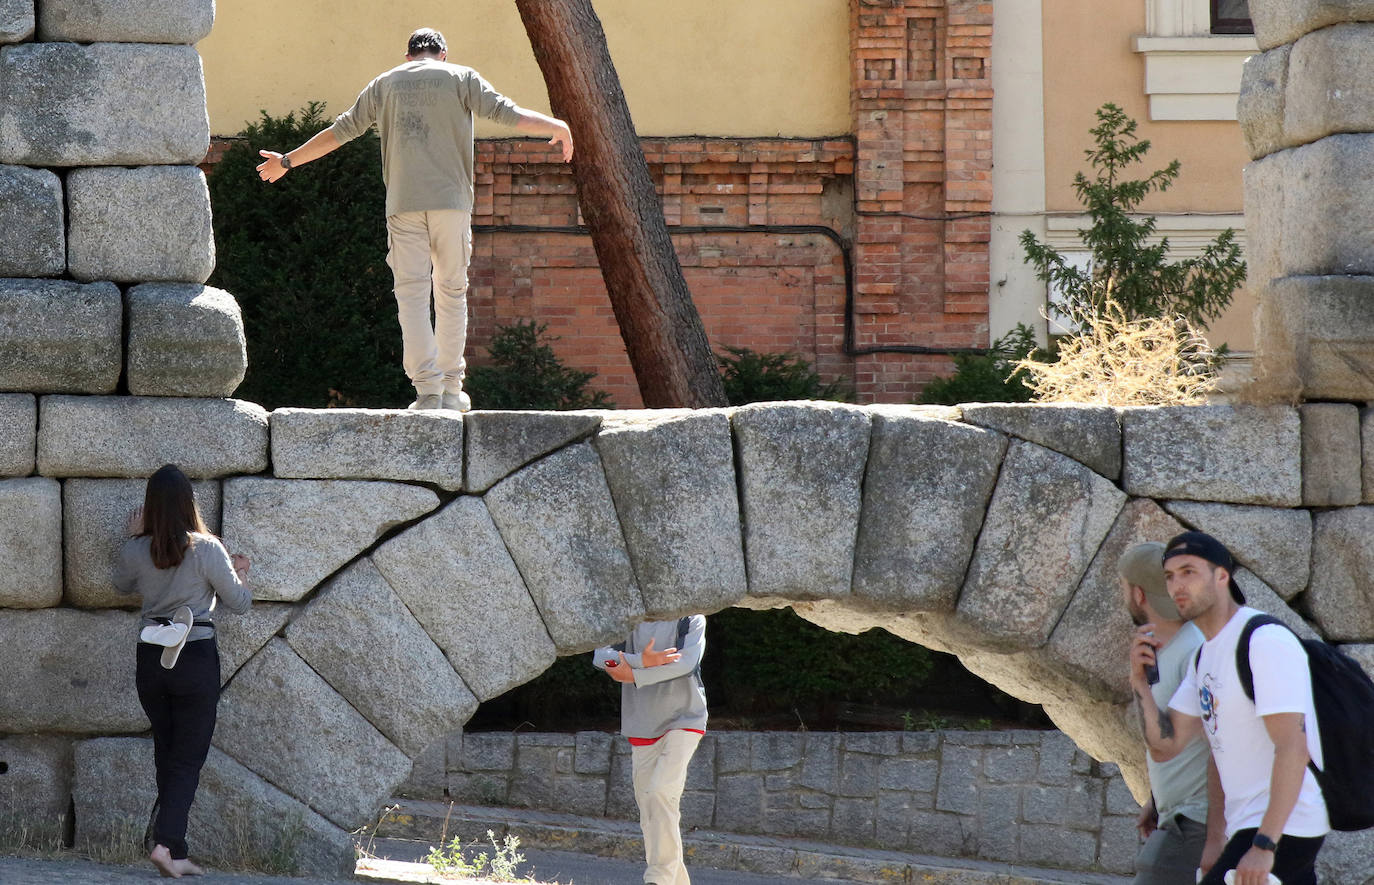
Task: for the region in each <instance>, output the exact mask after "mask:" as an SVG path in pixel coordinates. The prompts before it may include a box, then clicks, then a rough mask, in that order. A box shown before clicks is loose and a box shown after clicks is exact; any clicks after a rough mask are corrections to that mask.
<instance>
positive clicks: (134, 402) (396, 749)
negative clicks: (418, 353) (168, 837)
mask: <svg viewBox="0 0 1374 885" xmlns="http://www.w3.org/2000/svg"><path fill="white" fill-rule="evenodd" d="M1304 408H1309V407H1304ZM42 409H43V420H42V421H41V422H40V426H39V430H38V434H37V452H38V459H37V460H38V464H39V465H40V472H41V473H43V474H45V476H44V477H40V478H36V479H31V480H18V481H9V482H11V483H15V482H18V483H30V484H33V483H37V484H39V485H38V486H35V489H34V491H35V492H37V493H38V496H39V497H40V498H41V497H42V494H41V493H42V490H44V489H47V490H50V491H51V492H52V493H53V494H58V491H57V488H56V487H57V486H59V478H60V480H61V483H60V484H61V491H60V497H61V501H60V506H59V508H58V509H59V510H60V511H61V515H60V517H59V518H60V520H61V521H62V523H63V525H64V526H65V527H66V530H67V537H68V548H67V551H66V555H67V562H66V589H65V597H64V599H65V602H66V603H67V606H66V607H61V608H50V607H48V608H39V606H51V605H53V604H54V600H45V599H30V600H29V601H28V603H27V604H28V605H29V606H32V607H35V608H37V610H35V611H12V612H0V628H2V629H4V632H6V633H7V634H9V635H10V636H12V637H15V638H16V639H17V640H18V641H17V642H14V643H6V644H4V646H3V647H5V648H9V649H10V650H11V651H10V653H8V654H7V653H5V652H2V651H0V657H4V658H12V659H11V660H8V661H5V665H6V667H7V668H9V671H10V672H14V673H17V674H18V675H19V677H20V678H18V679H17V680H16V681H15V683H13V685H14V686H27V685H32V684H42V685H47V686H49V687H50V688H51V690H52V691H53V693H54V695H56V697H54V698H49V699H46V702H45V703H42V704H37V703H35V700H36V697H35V696H34V695H33V694H32V693H31V692H30V691H29V690H27V688H18V689H16V688H15V687H11V688H9V689H8V690H6V689H0V710H3V711H4V713H5V718H6V719H7V720H8V721H11V722H16V723H17V726H18V727H16V728H13V730H15V731H33V732H40V733H65V734H68V735H71V734H76V735H79V736H80V737H79V738H78V739H76V740H75V752H74V764H73V766H72V774H71V776H72V778H73V792H74V794H75V797H76V803H77V804H76V807H77V833H78V837H79V838H80V837H83V836H93V837H99V836H100V835H101V834H103V833H105V832H107V831H108V830H109V828H111V827H113V826H115V825H116V823H117V821H118V819H119V818H120V817H121V816H122V817H123V818H129V817H133V818H137V816H138V815H140V814H141V813H144V811H145V810H146V807H147V804H148V802H149V797H148V796H145V795H143V793H145V792H147V789H144V788H141V787H138V786H131V785H140V784H146V782H147V777H146V770H147V766H148V764H149V762H148V760H147V758H146V756H147V752H148V750H147V746H146V740H145V739H142V738H136V737H127V736H126V735H131V734H137V733H139V732H141V731H142V730H143V729H144V728H145V725H144V724H143V722H142V717H141V714H140V712H139V709H138V705H137V700H136V699H135V697H134V695H133V690H132V683H133V680H132V673H131V672H130V671H131V661H130V660H129V658H130V656H129V655H128V642H129V637H130V636H131V635H132V634H133V632H134V628H133V623H134V620H135V615H134V614H133V613H132V612H125V611H110V610H99V609H101V608H102V607H105V606H109V605H112V604H118V603H119V602H120V600H118V599H116V598H114V597H111V596H109V595H108V591H107V590H103V589H102V588H100V587H99V585H100V583H101V581H102V580H103V579H102V578H100V577H99V576H98V575H97V573H98V572H99V570H100V569H101V568H104V567H105V566H104V563H105V562H107V561H108V553H109V550H110V549H111V548H112V547H113V546H114V544H115V543H116V540H117V539H116V537H114V536H115V534H116V533H117V525H118V520H117V518H116V517H115V515H114V514H117V513H118V512H120V510H121V506H122V505H131V504H132V503H134V502H135V501H136V500H137V496H138V494H139V492H140V489H141V481H140V480H138V479H132V478H131V479H114V478H104V479H100V478H95V476H96V475H99V474H109V473H112V472H123V473H124V474H126V475H131V476H137V475H140V474H143V473H146V472H147V470H149V469H151V467H150V465H153V462H155V461H156V462H159V463H160V461H162V460H177V461H181V462H183V463H187V464H188V465H189V468H188V469H191V470H192V471H193V472H195V473H196V474H197V475H200V476H205V477H222V478H221V479H218V480H215V479H206V480H202V481H201V482H200V485H199V486H198V494H201V495H202V501H203V502H206V503H208V505H209V507H210V508H211V509H213V508H214V507H215V505H216V504H218V509H219V513H218V516H219V522H218V524H219V528H220V530H221V532H222V534H223V536H224V537H225V539H226V541H227V543H228V544H229V546H230V547H231V548H232V549H236V550H241V551H244V552H247V553H248V554H249V555H250V556H252V557H253V558H254V561H255V563H256V565H255V570H254V575H253V577H254V585H255V595H256V596H257V598H258V600H259V603H258V604H257V605H255V606H254V609H253V610H252V612H251V613H250V614H249V615H248V616H247V617H246V618H243V619H235V618H233V617H225V618H223V619H222V625H221V628H220V635H221V645H222V649H223V651H222V654H223V658H224V663H223V672H224V677H225V681H226V688H225V691H224V695H223V698H222V700H221V715H220V725H219V728H218V730H217V732H216V736H215V752H214V754H213V755H212V759H211V762H210V765H209V768H208V769H207V771H208V772H209V773H208V774H207V779H206V785H205V787H204V789H203V790H202V793H203V794H204V795H205V796H207V797H208V798H206V799H205V800H204V801H200V800H198V804H197V809H198V810H197V814H204V815H212V814H213V815H219V816H223V815H224V814H226V813H233V814H239V815H242V816H243V817H244V818H245V819H251V820H256V821H259V822H260V823H259V825H260V826H266V825H267V822H269V821H272V820H273V819H274V816H275V818H277V819H279V818H280V817H281V816H282V815H286V816H288V817H289V818H291V819H295V818H297V817H299V819H300V820H302V821H303V822H304V832H305V834H306V837H307V838H306V839H305V844H306V849H305V850H303V857H304V858H305V859H306V860H307V862H309V863H310V864H311V865H312V866H314V867H316V868H319V867H321V866H330V865H331V864H334V863H340V862H342V861H339V860H338V858H340V857H346V856H347V855H346V854H345V853H344V852H345V848H346V842H347V840H346V833H347V831H349V830H352V829H355V828H357V827H359V826H361V825H363V824H366V823H368V822H369V821H370V820H372V819H373V818H374V816H375V814H376V812H377V811H378V809H379V808H380V806H381V804H382V803H383V802H384V801H385V800H386V799H388V798H389V797H390V795H391V793H392V790H393V789H394V788H395V787H397V786H398V785H400V784H401V783H403V782H404V781H405V780H406V778H407V777H408V775H409V773H410V768H411V764H412V760H413V759H415V758H416V757H417V756H418V755H419V754H420V753H421V752H422V751H424V750H425V748H426V747H428V746H429V745H430V744H432V743H433V742H434V741H436V740H438V739H439V738H441V737H442V736H444V735H445V734H448V733H450V732H453V731H455V730H457V729H459V728H461V726H462V725H463V723H464V722H465V721H466V720H467V718H468V717H469V716H470V715H471V714H472V712H473V711H474V710H475V709H476V706H477V704H478V703H479V702H480V701H482V700H486V699H488V698H492V697H495V696H497V695H499V694H501V693H503V692H505V691H507V690H509V689H511V688H513V687H515V686H517V685H520V684H522V683H524V682H526V681H528V680H530V679H532V678H534V677H535V676H537V675H538V674H539V673H540V672H542V671H543V670H544V669H545V668H546V667H547V666H548V665H549V664H550V663H552V662H553V660H554V659H555V657H556V656H559V655H566V654H575V653H579V652H584V651H587V650H589V649H590V648H593V647H595V646H597V645H600V644H604V643H606V642H609V641H612V640H614V639H616V638H618V637H620V636H623V634H624V633H625V632H627V630H628V629H629V627H630V626H631V625H632V624H633V623H636V622H637V621H639V620H641V619H643V618H665V617H674V616H677V615H680V614H683V613H687V612H712V611H717V610H719V609H722V608H725V607H727V606H731V605H744V606H751V607H772V606H778V605H791V606H792V607H793V608H794V609H796V610H797V611H798V613H800V614H801V615H802V616H803V617H805V618H807V619H809V620H812V621H814V622H815V623H817V624H820V625H822V626H824V627H827V628H829V629H832V630H843V631H859V630H863V629H867V628H869V627H873V626H881V627H883V628H885V629H887V630H889V631H891V632H893V633H895V634H897V635H900V636H903V637H905V638H907V639H909V640H911V641H913V642H917V643H919V644H922V645H926V646H929V647H932V648H935V649H938V650H941V651H946V652H950V653H953V654H956V655H958V656H959V657H960V658H961V659H962V660H963V661H964V663H965V664H966V666H968V667H969V668H970V669H972V670H973V671H974V672H976V673H978V674H980V675H981V676H983V677H984V678H986V679H987V680H988V681H990V682H993V683H994V684H996V685H998V686H999V687H1001V688H1002V689H1004V690H1006V691H1008V692H1010V693H1012V694H1014V695H1016V696H1017V697H1020V698H1022V699H1024V700H1028V701H1033V702H1036V703H1040V704H1041V705H1043V706H1044V707H1045V709H1046V710H1047V712H1048V713H1049V714H1050V716H1051V717H1052V718H1053V719H1054V720H1055V722H1056V723H1057V724H1058V725H1059V726H1060V727H1061V728H1062V729H1063V730H1064V731H1065V732H1066V733H1068V734H1069V735H1070V736H1071V737H1072V738H1074V740H1075V741H1076V742H1077V743H1078V744H1079V745H1080V746H1081V747H1083V748H1084V749H1085V750H1087V751H1088V752H1090V753H1091V754H1092V755H1094V756H1096V757H1097V758H1099V759H1101V760H1104V761H1113V762H1116V763H1118V764H1119V765H1120V766H1121V768H1122V771H1123V773H1124V774H1125V775H1126V777H1127V780H1128V782H1129V783H1130V784H1131V785H1132V787H1133V788H1135V789H1136V790H1137V792H1138V793H1141V794H1142V795H1143V791H1144V790H1145V787H1144V779H1143V771H1142V756H1141V749H1140V742H1139V739H1138V736H1137V732H1136V730H1135V728H1134V726H1133V725H1132V724H1131V723H1130V721H1129V714H1128V707H1127V705H1126V701H1127V697H1128V694H1127V690H1126V685H1125V679H1124V666H1123V663H1122V662H1123V660H1124V655H1125V647H1126V642H1127V637H1128V635H1129V632H1130V623H1129V620H1128V619H1127V616H1126V613H1125V612H1124V610H1123V608H1122V606H1121V605H1120V603H1119V600H1118V595H1117V592H1118V591H1117V585H1116V580H1115V575H1114V563H1115V559H1116V556H1117V555H1118V554H1119V552H1120V551H1121V550H1123V549H1124V548H1125V547H1126V546H1128V545H1129V544H1131V543H1135V542H1137V541H1139V540H1146V539H1159V538H1164V537H1167V536H1169V535H1171V534H1173V533H1175V532H1177V531H1179V530H1181V529H1182V528H1184V527H1198V528H1203V529H1209V530H1212V531H1216V532H1218V533H1219V534H1222V535H1223V537H1226V538H1227V540H1228V541H1230V542H1231V543H1232V545H1233V547H1234V548H1235V549H1236V552H1237V555H1238V557H1239V559H1240V561H1241V562H1242V563H1243V564H1244V565H1245V568H1244V569H1242V570H1241V571H1240V572H1239V574H1238V579H1239V580H1240V581H1241V583H1242V585H1243V586H1244V587H1245V589H1246V591H1247V593H1248V594H1249V595H1250V598H1251V599H1252V601H1253V602H1255V603H1256V604H1257V605H1259V606H1260V607H1262V608H1266V609H1269V610H1271V611H1275V612H1277V613H1278V614H1279V615H1280V616H1281V617H1283V618H1285V619H1286V620H1288V621H1289V622H1290V623H1292V624H1293V625H1294V626H1295V627H1296V628H1298V629H1299V630H1301V631H1303V632H1305V633H1308V634H1313V632H1314V631H1313V628H1312V627H1311V626H1310V625H1308V624H1307V623H1306V622H1305V621H1303V619H1302V618H1301V617H1300V616H1298V615H1297V614H1296V613H1294V612H1293V611H1292V610H1291V609H1290V608H1289V607H1288V605H1287V604H1286V603H1285V601H1284V599H1285V598H1292V597H1294V596H1295V595H1296V594H1298V593H1301V592H1302V591H1303V590H1304V589H1305V588H1306V587H1307V583H1308V581H1307V575H1308V570H1307V568H1306V567H1305V566H1303V567H1300V568H1295V567H1285V566H1286V565H1291V564H1289V563H1287V562H1286V560H1287V559H1289V558H1291V556H1292V555H1294V551H1296V552H1297V553H1300V554H1305V553H1306V551H1307V550H1309V549H1311V544H1312V542H1311V538H1312V517H1311V516H1310V515H1309V514H1308V512H1307V511H1305V510H1294V509H1289V508H1292V507H1295V506H1297V505H1300V504H1301V503H1302V499H1303V494H1302V489H1303V484H1302V476H1301V469H1300V465H1301V461H1302V446H1301V438H1302V433H1301V427H1302V424H1303V422H1302V420H1301V419H1300V413H1299V411H1298V410H1297V409H1292V408H1287V407H1274V408H1248V409H1246V408H1233V407H1205V408H1190V409H1132V410H1125V411H1121V410H1115V409H1111V408H1105V407H1092V406H1072V407H1062V406H1056V407H1048V406H1010V405H968V406H964V407H960V408H945V407H922V406H869V407H856V406H849V405H841V404H834V403H812V402H807V403H773V404H759V405H755V406H747V407H743V408H739V409H732V410H703V411H688V410H680V411H659V412H580V413H515V412H506V413H502V412H486V413H484V412H473V413H469V414H468V415H466V416H459V415H457V414H453V413H441V412H436V413H413V412H412V413H408V412H398V411H384V410H350V409H338V410H307V409H281V410H278V411H276V412H274V413H272V414H271V415H270V417H269V416H267V415H266V414H265V413H262V412H261V410H258V409H257V408H256V407H253V406H251V405H250V404H242V403H236V402H235V401H232V400H227V401H226V400H160V401H159V400H147V399H139V398H129V397H81V398H78V397H61V396H52V397H44V398H43V400H42ZM188 409H192V410H198V411H196V412H194V413H188V412H187V410H188ZM1348 411H1349V414H1348V415H1347V414H1346V413H1345V411H1342V412H1340V415H1341V416H1343V417H1345V418H1348V419H1349V420H1350V421H1353V420H1354V419H1355V415H1354V407H1348ZM190 414H199V415H202V416H204V415H216V416H218V417H219V418H220V422H219V426H217V427H215V428H213V431H212V432H213V435H214V439H216V440H218V441H219V443H220V448H219V449H214V448H213V447H212V446H211V445H210V439H209V438H208V437H206V435H205V434H206V432H207V430H206V424H205V423H204V422H203V421H201V420H188V417H189V415H190ZM1325 414H1327V411H1322V412H1318V413H1313V416H1320V415H1325ZM112 415H114V416H120V417H111V416H112ZM102 416H103V417H104V421H103V422H102V421H101V417H102ZM1303 417H1308V416H1303ZM1307 423H1308V424H1309V426H1315V424H1316V421H1315V417H1313V418H1312V419H1311V420H1309V421H1308V422H1307ZM93 426H102V427H104V428H109V429H108V430H104V431H103V432H101V433H99V434H98V435H97V436H95V437H92V436H91V435H90V432H89V428H91V427H93ZM1166 431H1167V432H1166ZM1259 438H1262V439H1264V440H1266V441H1267V444H1266V445H1265V446H1264V447H1262V448H1257V447H1256V446H1254V445H1253V440H1255V439H1259ZM1309 449H1310V450H1311V451H1312V452H1315V451H1316V448H1315V447H1313V446H1309ZM269 451H270V455H271V459H270V460H271V470H270V471H264V470H262V469H261V467H257V468H256V469H254V468H253V467H248V468H245V467H244V466H234V465H246V464H255V463H265V461H266V455H267V453H268V452H269ZM1242 451H1243V452H1244V454H1245V457H1243V458H1242V457H1239V453H1240V452H1242ZM110 452H124V453H141V455H139V456H137V457H135V456H133V455H126V456H125V458H124V461H123V462H122V463H123V465H124V466H122V467H121V466H118V465H117V464H116V463H115V462H114V461H111V460H110V455H109V453H110ZM198 457H199V459H200V460H199V461H197V458H198ZM255 458H257V459H258V461H256V462H255V461H254V459H255ZM145 461H146V463H144V462H145ZM245 469H248V470H253V471H254V472H253V473H252V474H245V473H244V472H243V471H245ZM3 490H4V484H0V491H3ZM1198 491H1201V492H1204V493H1206V495H1207V496H1208V497H1210V498H1212V499H1214V500H1213V501H1212V502H1210V503H1208V502H1196V501H1187V500H1183V497H1184V495H1185V494H1188V493H1196V492H1198ZM1310 491H1312V490H1311V489H1309V492H1310ZM1318 518H1319V520H1320V519H1321V517H1320V516H1319V517H1318ZM1318 549H1319V550H1320V549H1321V548H1318ZM1320 565H1321V563H1319V566H1320ZM1311 595H1312V594H1309V596H1311ZM1319 598H1320V594H1318V595H1317V596H1313V598H1312V599H1310V600H1309V608H1310V609H1312V610H1313V611H1315V612H1317V613H1318V615H1319V616H1320V615H1321V614H1322V613H1323V611H1326V610H1327V609H1325V608H1323V606H1322V605H1319V604H1318V599H1319ZM21 603H22V600H18V599H14V600H10V601H9V602H8V603H7V604H9V605H17V604H21ZM81 608H85V609H92V608H94V609H97V610H94V611H92V610H85V611H83V610H80V609H81ZM1328 623H1329V622H1328ZM72 635H81V636H83V637H85V639H86V641H87V643H88V645H87V646H86V647H84V648H83V649H82V650H81V651H80V653H79V659H78V653H77V652H75V651H74V650H72V649H71V648H70V647H69V646H68V645H66V642H67V640H68V638H69V637H70V636H72ZM92 660H98V661H100V662H101V664H102V665H103V669H102V673H103V678H101V679H97V680H92V681H91V682H90V683H89V684H85V685H81V686H77V685H76V681H75V680H71V679H69V678H68V676H69V674H70V673H72V672H81V671H83V670H89V669H90V662H91V661H92ZM36 662H42V663H36ZM7 730H11V729H7ZM97 735H107V736H108V737H94V736H97ZM226 809H228V811H226Z"/></svg>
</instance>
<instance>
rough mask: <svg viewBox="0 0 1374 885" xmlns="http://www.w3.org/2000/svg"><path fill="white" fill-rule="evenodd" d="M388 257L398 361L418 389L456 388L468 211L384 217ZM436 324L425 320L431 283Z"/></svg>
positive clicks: (461, 367)
mask: <svg viewBox="0 0 1374 885" xmlns="http://www.w3.org/2000/svg"><path fill="white" fill-rule="evenodd" d="M386 232H387V245H388V247H389V248H388V252H387V256H386V263H387V264H388V265H390V266H391V273H392V276H393V277H394V279H395V290H396V310H397V313H398V314H399V316H400V320H401V345H402V356H401V361H402V363H403V364H404V366H405V370H406V375H407V376H409V378H410V383H411V384H414V385H415V390H416V392H417V393H419V394H420V395H422V396H423V395H425V394H432V393H446V392H447V393H458V392H459V391H461V390H462V389H463V375H464V374H465V372H466V369H467V364H466V363H465V362H464V361H463V349H464V348H465V347H466V346H467V337H468V263H469V262H470V261H471V260H472V213H471V212H467V211H464V210H460V209H442V210H434V211H429V212H399V213H397V214H395V215H389V216H387V219H386ZM431 283H432V285H433V292H434V324H433V325H432V326H431V325H430V321H429V316H430V313H429V304H430V288H431Z"/></svg>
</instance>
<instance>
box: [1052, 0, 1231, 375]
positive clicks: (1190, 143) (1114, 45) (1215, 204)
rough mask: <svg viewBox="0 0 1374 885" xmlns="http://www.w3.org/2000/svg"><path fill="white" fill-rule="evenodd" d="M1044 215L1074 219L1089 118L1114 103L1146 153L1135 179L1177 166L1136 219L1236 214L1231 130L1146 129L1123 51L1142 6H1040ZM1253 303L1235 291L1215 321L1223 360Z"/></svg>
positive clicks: (1136, 64) (1072, 2) (1132, 64)
mask: <svg viewBox="0 0 1374 885" xmlns="http://www.w3.org/2000/svg"><path fill="white" fill-rule="evenodd" d="M1043 23H1044V70H1045V206H1046V209H1047V210H1048V211H1049V212H1080V211H1082V207H1081V205H1080V204H1079V203H1078V201H1077V200H1076V199H1075V196H1074V193H1073V187H1072V182H1073V176H1074V173H1076V172H1079V171H1086V170H1087V169H1088V164H1087V160H1086V159H1085V158H1084V156H1083V151H1084V150H1086V149H1087V148H1088V147H1089V146H1090V145H1091V136H1089V135H1088V130H1089V129H1090V128H1092V127H1093V126H1094V125H1096V122H1097V119H1096V117H1095V116H1094V111H1096V110H1097V108H1099V107H1101V106H1102V104H1103V103H1104V102H1108V101H1111V102H1115V103H1116V104H1117V105H1119V106H1120V107H1121V108H1122V109H1123V110H1125V111H1126V113H1127V114H1129V115H1130V116H1131V117H1132V118H1134V119H1135V120H1136V121H1137V122H1138V123H1139V124H1140V128H1139V130H1138V133H1139V135H1140V136H1141V137H1142V138H1148V139H1149V140H1150V142H1151V144H1152V145H1153V146H1152V148H1151V150H1150V153H1149V154H1148V155H1147V156H1146V158H1145V165H1144V166H1142V167H1140V168H1141V169H1142V171H1144V170H1148V171H1154V170H1155V169H1158V168H1161V167H1163V166H1164V165H1166V164H1167V163H1168V162H1169V161H1170V160H1174V159H1177V160H1179V161H1180V162H1181V163H1182V164H1183V167H1182V171H1181V172H1180V174H1179V176H1178V178H1177V179H1176V180H1175V181H1174V184H1173V186H1172V187H1171V188H1170V189H1169V190H1168V191H1166V192H1165V193H1163V194H1156V195H1154V196H1152V197H1150V198H1149V199H1148V200H1147V201H1146V202H1145V203H1144V204H1143V205H1142V210H1143V211H1146V212H1160V213H1163V212H1187V213H1209V212H1215V213H1232V212H1236V213H1238V212H1241V211H1243V208H1244V197H1243V192H1242V183H1241V170H1242V169H1243V168H1244V166H1245V164H1246V162H1248V160H1249V156H1248V155H1247V154H1246V152H1245V141H1244V138H1243V137H1242V135H1241V131H1240V124H1238V123H1236V122H1234V121H1221V120H1202V121H1174V120H1166V121H1159V122H1152V121H1151V120H1150V108H1149V100H1148V98H1147V97H1146V95H1145V60H1144V57H1143V56H1141V55H1139V54H1138V53H1136V52H1134V51H1133V50H1132V48H1131V46H1132V44H1131V41H1132V38H1134V37H1136V36H1137V35H1140V34H1143V33H1145V3H1144V2H1143V0H1129V2H1115V3H1103V2H1102V0H1050V2H1046V3H1045V5H1044V14H1043ZM1254 310H1255V299H1254V296H1252V295H1251V294H1250V293H1249V292H1247V291H1246V290H1244V289H1242V290H1240V291H1239V292H1237V293H1236V295H1235V297H1234V298H1233V299H1232V302H1231V307H1230V308H1229V309H1228V310H1227V311H1226V313H1225V314H1224V315H1222V316H1221V317H1220V318H1219V319H1218V320H1216V321H1215V322H1214V323H1213V324H1212V327H1211V329H1210V332H1209V335H1208V337H1209V338H1210V340H1211V341H1212V343H1213V344H1220V343H1223V342H1225V343H1226V344H1229V345H1230V347H1231V349H1232V350H1235V351H1248V350H1251V349H1252V348H1253V346H1254V330H1253V327H1252V317H1253V315H1254Z"/></svg>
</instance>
